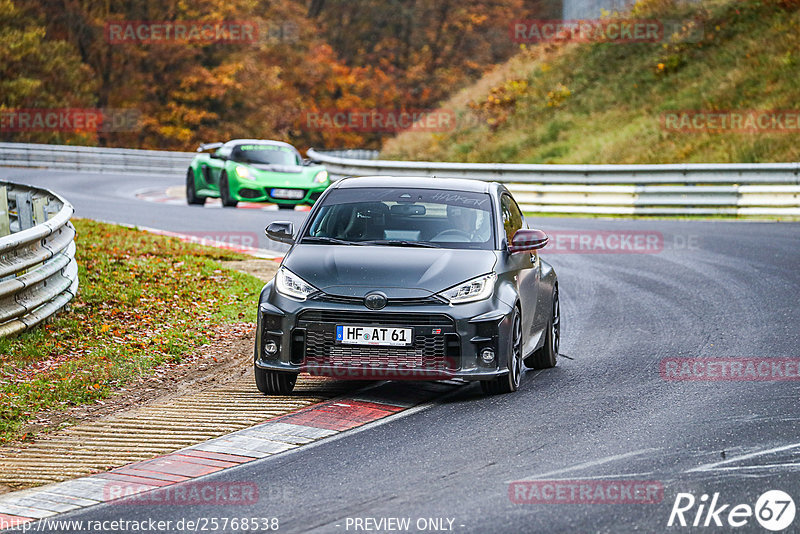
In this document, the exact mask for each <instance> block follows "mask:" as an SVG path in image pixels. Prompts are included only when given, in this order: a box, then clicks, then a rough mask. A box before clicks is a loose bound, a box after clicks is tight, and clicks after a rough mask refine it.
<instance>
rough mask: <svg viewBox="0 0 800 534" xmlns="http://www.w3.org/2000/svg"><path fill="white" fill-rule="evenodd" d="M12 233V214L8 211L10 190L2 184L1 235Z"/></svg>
mask: <svg viewBox="0 0 800 534" xmlns="http://www.w3.org/2000/svg"><path fill="white" fill-rule="evenodd" d="M9 234H11V215H10V214H9V213H8V190H7V189H6V187H5V186H0V237H3V236H7V235H9Z"/></svg>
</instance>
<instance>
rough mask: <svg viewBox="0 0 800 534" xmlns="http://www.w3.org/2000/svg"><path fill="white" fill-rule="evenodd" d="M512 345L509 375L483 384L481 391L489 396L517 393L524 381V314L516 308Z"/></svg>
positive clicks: (512, 324)
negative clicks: (521, 382)
mask: <svg viewBox="0 0 800 534" xmlns="http://www.w3.org/2000/svg"><path fill="white" fill-rule="evenodd" d="M510 345H511V346H510V347H509V354H510V355H511V358H510V359H509V362H508V374H507V375H505V376H500V377H497V378H495V379H494V380H484V381H482V382H481V389H482V390H483V392H484V393H485V394H487V395H500V394H502V393H512V392H514V391H517V389H519V384H520V381H521V380H522V371H523V366H522V314H521V313H520V311H519V308H517V307H516V306H515V307H514V315H513V316H512V319H511V340H510Z"/></svg>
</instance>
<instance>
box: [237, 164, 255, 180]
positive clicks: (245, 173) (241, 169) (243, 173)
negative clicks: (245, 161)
mask: <svg viewBox="0 0 800 534" xmlns="http://www.w3.org/2000/svg"><path fill="white" fill-rule="evenodd" d="M236 176H238V177H239V178H244V179H245V180H255V179H256V178H255V176H253V173H251V172H250V169H248V168H247V167H245V166H244V165H237V166H236Z"/></svg>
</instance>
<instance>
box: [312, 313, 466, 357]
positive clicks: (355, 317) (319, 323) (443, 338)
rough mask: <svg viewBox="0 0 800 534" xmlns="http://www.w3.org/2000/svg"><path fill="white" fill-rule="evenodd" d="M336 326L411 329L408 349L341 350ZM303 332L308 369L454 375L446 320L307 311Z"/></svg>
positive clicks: (453, 337) (456, 351) (455, 345)
mask: <svg viewBox="0 0 800 534" xmlns="http://www.w3.org/2000/svg"><path fill="white" fill-rule="evenodd" d="M337 325H367V326H396V327H411V328H413V329H414V342H413V344H412V345H410V346H407V347H392V346H382V347H378V346H369V345H345V344H342V343H337V342H336V326H337ZM297 328H298V329H301V330H303V331H304V332H305V365H306V366H307V367H310V368H311V367H315V366H319V367H342V368H370V367H372V368H380V369H391V370H402V369H414V370H416V369H423V370H431V371H440V370H455V369H457V368H458V367H459V365H460V358H459V356H460V354H461V352H460V343H459V338H458V335H457V334H456V330H455V325H454V323H453V320H452V319H450V318H449V317H448V316H446V315H422V314H411V313H385V312H367V311H365V312H352V311H306V312H303V313H302V314H301V315H300V317H299V319H298V322H297Z"/></svg>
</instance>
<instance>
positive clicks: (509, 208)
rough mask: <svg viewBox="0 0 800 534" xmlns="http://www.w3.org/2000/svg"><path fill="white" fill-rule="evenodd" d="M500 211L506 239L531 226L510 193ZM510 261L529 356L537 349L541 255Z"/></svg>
mask: <svg viewBox="0 0 800 534" xmlns="http://www.w3.org/2000/svg"><path fill="white" fill-rule="evenodd" d="M500 211H501V214H502V217H503V229H504V230H505V233H506V242H507V243H511V239H512V238H513V237H514V234H516V233H517V230H520V229H521V228H527V227H528V224H527V222H526V221H525V217H524V216H523V215H522V210H520V209H519V206H518V205H517V203H516V202H515V201H514V199H513V198H512V197H511V195H509V194H508V193H503V194H502V196H501V197H500ZM509 263H510V267H511V268H512V269H513V270H514V271H515V272H516V275H517V291H518V293H519V300H520V304H521V305H522V333H523V340H522V342H523V354H524V355H526V356H527V355H528V354H529V353H530V352H531V351H532V350H533V344H534V343H536V341H537V339H536V338H534V337H533V334H535V332H534V330H536V322H535V320H534V319H535V317H536V305H537V300H538V286H539V276H540V275H539V273H540V269H539V256H538V255H537V254H536V253H535V252H521V253H518V254H511V255H510V257H509Z"/></svg>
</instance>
